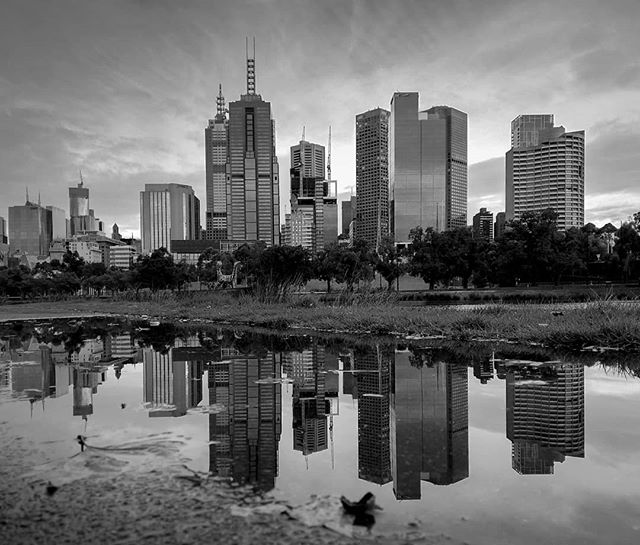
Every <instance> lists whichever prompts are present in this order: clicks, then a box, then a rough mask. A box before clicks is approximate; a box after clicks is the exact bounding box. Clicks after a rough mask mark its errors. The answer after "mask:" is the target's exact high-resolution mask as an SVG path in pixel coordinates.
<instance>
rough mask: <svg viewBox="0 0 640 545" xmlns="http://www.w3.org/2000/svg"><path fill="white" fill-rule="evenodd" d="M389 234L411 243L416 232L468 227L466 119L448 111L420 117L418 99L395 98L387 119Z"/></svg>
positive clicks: (424, 113) (436, 108)
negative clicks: (429, 228)
mask: <svg viewBox="0 0 640 545" xmlns="http://www.w3.org/2000/svg"><path fill="white" fill-rule="evenodd" d="M389 186H390V218H391V221H390V222H391V231H392V233H393V236H394V240H395V242H396V243H401V244H406V243H407V242H409V232H410V231H411V229H413V228H415V227H423V228H425V229H426V228H428V227H431V228H433V229H435V230H436V231H438V232H440V231H444V230H445V229H453V228H456V227H464V226H466V224H467V114H465V113H464V112H461V111H460V110H456V109H455V108H451V107H449V106H434V107H433V108H430V109H428V110H424V111H422V112H420V111H419V107H418V93H394V95H393V97H392V99H391V115H390V119H389Z"/></svg>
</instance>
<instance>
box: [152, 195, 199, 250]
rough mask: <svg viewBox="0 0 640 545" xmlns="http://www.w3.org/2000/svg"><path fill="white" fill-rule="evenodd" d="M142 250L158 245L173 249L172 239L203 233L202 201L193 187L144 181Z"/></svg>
mask: <svg viewBox="0 0 640 545" xmlns="http://www.w3.org/2000/svg"><path fill="white" fill-rule="evenodd" d="M140 232H141V233H142V253H145V254H148V253H151V252H152V251H153V250H157V249H158V248H166V249H167V250H169V251H171V241H172V240H196V239H198V238H199V236H200V201H199V200H198V198H197V197H196V196H195V193H194V192H193V189H192V188H191V186H188V185H182V184H145V186H144V191H141V192H140Z"/></svg>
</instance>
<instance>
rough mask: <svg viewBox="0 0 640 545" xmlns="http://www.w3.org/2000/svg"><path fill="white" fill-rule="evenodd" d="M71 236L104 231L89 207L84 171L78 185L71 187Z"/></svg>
mask: <svg viewBox="0 0 640 545" xmlns="http://www.w3.org/2000/svg"><path fill="white" fill-rule="evenodd" d="M69 216H70V218H69V233H68V235H69V236H73V235H80V234H84V233H86V232H94V231H99V232H102V231H103V229H104V226H103V224H102V222H101V221H100V220H99V219H98V218H96V217H95V212H94V210H93V208H90V207H89V188H88V187H85V185H84V179H83V178H82V173H80V182H78V186H77V187H70V188H69Z"/></svg>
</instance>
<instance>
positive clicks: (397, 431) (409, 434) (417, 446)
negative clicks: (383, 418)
mask: <svg viewBox="0 0 640 545" xmlns="http://www.w3.org/2000/svg"><path fill="white" fill-rule="evenodd" d="M468 427H469V426H468V380H467V368H466V366H464V365H462V364H454V363H446V362H442V361H440V362H436V363H431V364H429V365H423V364H422V361H421V360H420V357H419V356H417V357H416V356H412V355H411V352H409V351H408V350H403V351H396V354H395V365H394V382H393V389H392V392H391V444H392V458H391V460H392V473H393V489H394V492H395V495H396V497H397V498H398V499H419V498H420V481H421V480H425V481H429V482H431V483H433V484H437V485H448V484H452V483H455V482H458V481H461V480H463V479H465V478H467V477H468V476H469V436H468Z"/></svg>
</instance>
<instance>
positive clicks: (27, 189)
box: [24, 187, 29, 204]
mask: <svg viewBox="0 0 640 545" xmlns="http://www.w3.org/2000/svg"><path fill="white" fill-rule="evenodd" d="M24 190H25V193H26V194H27V200H26V201H25V204H29V188H28V187H25V188H24Z"/></svg>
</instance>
